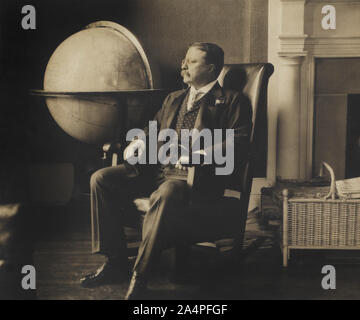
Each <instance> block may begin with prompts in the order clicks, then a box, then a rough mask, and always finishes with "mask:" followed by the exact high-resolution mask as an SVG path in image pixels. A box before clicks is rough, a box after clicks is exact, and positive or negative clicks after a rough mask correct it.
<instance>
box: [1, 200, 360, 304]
mask: <svg viewBox="0 0 360 320" xmlns="http://www.w3.org/2000/svg"><path fill="white" fill-rule="evenodd" d="M38 216H39V219H40V220H39V221H41V224H40V227H39V228H38V230H37V233H38V237H37V241H36V243H35V247H34V252H33V255H32V263H33V264H34V266H35V267H36V272H37V274H36V275H37V289H36V291H35V292H26V293H24V292H21V290H20V291H19V292H20V294H17V295H15V294H14V295H13V296H14V297H15V298H20V299H31V298H37V299H86V300H87V299H99V300H103V299H120V300H121V299H123V297H124V295H125V292H126V289H127V284H124V285H109V286H103V287H100V288H97V289H85V288H82V287H81V286H80V284H79V279H80V277H81V276H82V275H83V274H86V273H87V272H90V271H93V270H95V269H96V268H97V267H98V266H99V265H100V264H101V263H102V262H103V258H102V257H101V256H98V255H91V254H90V245H91V243H90V216H89V211H88V208H82V209H81V210H80V209H79V207H77V206H73V207H72V208H65V207H64V208H60V207H59V208H57V209H56V210H55V209H51V210H50V209H46V208H43V209H42V210H41V212H39V214H38ZM258 221H259V220H258V219H256V218H255V215H250V217H249V219H248V224H247V232H246V241H245V251H244V259H243V261H242V263H241V264H240V265H233V264H228V263H227V264H226V263H225V262H224V261H223V260H221V259H219V258H218V257H217V256H216V255H215V254H214V253H213V251H209V250H204V249H202V250H193V251H192V252H191V259H190V264H189V266H188V268H189V270H190V272H189V274H188V278H187V281H185V282H183V283H182V284H175V283H173V282H171V281H170V280H169V278H171V276H172V271H173V267H174V263H173V257H174V255H173V252H172V250H167V251H166V252H164V254H163V256H162V258H161V260H160V261H159V262H158V263H157V265H156V266H155V268H154V271H153V272H152V276H151V279H150V281H149V292H148V295H147V299H150V300H153V299H170V300H172V299H209V300H211V299H220V300H221V299H360V254H359V253H358V252H340V251H339V252H324V251H316V252H313V251H311V252H310V251H304V252H298V253H296V254H294V255H293V256H292V259H291V263H290V266H289V267H288V268H287V269H284V268H282V266H281V253H280V250H279V248H278V245H277V242H276V240H275V237H274V234H275V233H274V227H267V228H266V229H264V228H260V226H259V223H258ZM132 262H133V259H132ZM325 264H332V265H334V266H335V268H336V276H337V278H336V290H323V289H322V288H321V279H322V277H323V276H324V275H322V274H321V268H322V266H323V265H325ZM1 272H2V273H3V274H2V275H3V279H5V280H4V281H5V282H3V283H5V287H4V286H3V289H1V290H0V293H1V292H2V293H8V291H6V290H7V289H5V288H6V284H7V286H8V288H10V287H11V284H12V283H17V285H16V286H17V287H19V281H20V278H21V277H19V270H18V269H17V268H15V269H14V268H12V269H11V268H10V269H4V268H1V267H0V273H1ZM12 275H17V276H16V277H15V278H16V279H15V278H14V277H12ZM0 283H1V281H0ZM2 290H3V291H2ZM8 297H9V294H8V295H7V298H8ZM10 298H11V296H10ZM0 299H1V294H0Z"/></svg>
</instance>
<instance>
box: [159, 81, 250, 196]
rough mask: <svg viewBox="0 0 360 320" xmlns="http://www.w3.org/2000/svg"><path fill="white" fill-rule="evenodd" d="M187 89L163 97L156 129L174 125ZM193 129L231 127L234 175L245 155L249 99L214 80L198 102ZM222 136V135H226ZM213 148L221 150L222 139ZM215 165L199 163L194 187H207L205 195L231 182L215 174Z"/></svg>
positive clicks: (219, 189)
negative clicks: (212, 84)
mask: <svg viewBox="0 0 360 320" xmlns="http://www.w3.org/2000/svg"><path fill="white" fill-rule="evenodd" d="M188 90H189V88H188V89H184V90H179V91H175V92H172V93H170V94H169V95H168V96H167V97H166V98H165V100H164V102H163V105H162V108H161V109H160V110H159V111H158V112H157V114H156V116H155V118H154V120H155V121H157V124H158V132H159V131H160V130H162V129H167V128H173V124H174V121H176V116H177V114H178V111H179V108H180V107H181V104H182V102H183V100H184V99H185V97H186V95H187V94H188ZM194 128H196V129H198V130H199V131H201V130H202V129H204V128H208V129H210V130H214V129H234V148H235V149H234V150H235V151H234V154H235V159H234V161H235V170H234V173H233V174H232V176H233V177H234V176H237V173H238V172H239V171H241V167H242V163H243V162H244V160H245V159H246V157H247V154H248V147H249V139H250V133H251V128H252V108H251V104H250V101H249V99H248V98H247V97H245V96H244V95H243V94H242V93H240V92H237V91H234V90H229V89H224V88H222V87H221V86H220V85H219V84H218V83H216V84H215V85H214V86H213V88H212V89H211V90H210V91H209V92H208V93H207V94H206V95H205V96H204V97H202V98H201V99H200V101H199V112H198V115H197V118H196V121H195V126H194ZM213 136H214V135H213ZM223 136H224V138H225V135H223ZM212 147H213V148H219V147H220V148H222V150H223V148H225V140H224V141H223V143H222V145H221V146H219V145H217V146H216V145H213V146H212ZM214 168H215V165H201V166H199V167H198V168H197V170H198V173H197V175H196V181H194V186H195V185H196V186H198V188H200V189H206V190H203V191H205V192H206V193H208V194H209V193H210V194H223V192H224V189H225V187H226V186H227V184H228V183H231V181H230V180H231V179H229V177H227V176H215V170H214ZM238 183H239V182H238Z"/></svg>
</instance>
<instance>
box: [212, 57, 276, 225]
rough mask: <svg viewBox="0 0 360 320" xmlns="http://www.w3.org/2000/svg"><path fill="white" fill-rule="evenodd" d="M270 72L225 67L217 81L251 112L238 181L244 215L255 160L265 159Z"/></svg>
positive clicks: (260, 66) (268, 68) (268, 67)
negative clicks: (246, 148)
mask: <svg viewBox="0 0 360 320" xmlns="http://www.w3.org/2000/svg"><path fill="white" fill-rule="evenodd" d="M273 72H274V66H273V65H272V64H270V63H249V64H228V65H225V66H224V68H223V70H222V72H221V74H220V76H219V78H218V81H219V83H220V85H221V86H223V87H227V88H231V89H234V90H238V91H241V92H242V93H243V94H244V95H245V96H246V97H247V98H248V99H249V100H250V103H251V107H252V110H253V119H252V122H253V126H252V130H251V136H250V149H249V156H248V159H247V162H246V164H245V167H244V171H243V174H242V176H241V181H240V190H241V195H240V202H241V211H242V212H244V213H245V212H246V213H247V210H248V206H249V197H250V192H251V186H252V180H253V175H254V167H255V166H256V160H257V158H259V157H261V158H265V159H266V156H267V152H266V149H267V87H268V82H269V78H270V76H271V75H272V73H273ZM245 219H246V217H245Z"/></svg>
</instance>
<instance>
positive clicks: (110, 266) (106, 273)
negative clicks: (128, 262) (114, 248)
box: [80, 261, 130, 288]
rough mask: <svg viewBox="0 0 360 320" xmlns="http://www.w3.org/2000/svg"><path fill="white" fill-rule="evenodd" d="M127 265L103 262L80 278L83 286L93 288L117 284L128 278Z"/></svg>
mask: <svg viewBox="0 0 360 320" xmlns="http://www.w3.org/2000/svg"><path fill="white" fill-rule="evenodd" d="M129 275H130V272H129V267H128V266H127V267H124V266H121V265H119V264H114V263H111V262H109V261H108V262H105V263H104V264H103V265H102V266H101V267H100V268H99V269H97V270H96V272H94V273H90V274H88V275H86V276H84V277H83V278H81V279H80V283H81V285H82V286H83V287H84V288H95V287H98V286H102V285H106V284H119V283H123V282H126V281H128V280H129Z"/></svg>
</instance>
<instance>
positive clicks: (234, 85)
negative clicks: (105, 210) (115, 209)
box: [134, 63, 274, 258]
mask: <svg viewBox="0 0 360 320" xmlns="http://www.w3.org/2000/svg"><path fill="white" fill-rule="evenodd" d="M273 71H274V67H273V65H272V64H269V63H254V64H231V65H230V64H228V65H225V66H224V68H223V70H222V72H221V74H220V76H219V78H218V80H219V83H220V85H221V86H223V87H228V88H231V89H235V90H238V91H240V92H242V93H243V94H244V95H245V96H246V97H247V98H248V99H249V100H250V103H251V106H252V109H253V119H252V121H253V128H252V132H251V137H250V149H249V153H248V158H247V161H246V163H245V165H244V166H242V168H243V170H242V172H234V173H233V175H232V177H231V181H232V183H231V185H230V186H229V189H228V190H226V191H225V194H224V197H223V199H221V200H220V201H218V202H217V203H216V204H212V203H211V204H209V203H197V204H196V206H197V208H196V210H201V211H202V212H204V213H206V214H207V213H208V212H209V210H215V211H218V212H219V213H221V222H220V223H219V221H218V220H217V222H214V221H212V220H211V218H209V219H207V217H206V214H204V219H205V220H204V224H203V225H202V226H200V227H201V228H206V227H207V226H209V227H210V226H211V227H212V228H210V229H212V230H213V229H214V225H213V224H214V223H216V232H210V233H209V235H208V237H207V238H203V239H199V241H206V242H209V241H213V242H214V245H213V247H215V248H216V247H217V240H220V239H224V238H226V239H229V238H231V239H232V241H231V247H232V250H231V252H232V253H234V254H235V255H236V253H237V252H238V251H239V250H240V249H241V248H242V244H243V240H244V234H245V225H246V219H247V211H248V205H249V198H250V192H251V186H252V180H253V176H254V173H257V172H259V171H260V172H259V173H260V176H261V175H262V176H264V175H265V174H266V172H265V170H266V154H267V153H266V149H267V86H268V81H269V78H270V76H271V75H272V73H273ZM259 160H260V161H259ZM259 164H260V166H259ZM194 179H196V167H192V168H189V175H188V184H189V185H193V183H194ZM207 202H208V201H207ZM134 204H135V206H136V208H137V209H138V210H139V211H141V212H143V213H145V212H146V211H147V209H148V208H149V203H148V199H147V198H141V199H135V200H134ZM199 244H200V245H201V243H199ZM180 249H181V248H180V247H179V248H177V251H178V253H179V254H180V252H181V251H182V250H180ZM178 258H180V257H178Z"/></svg>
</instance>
